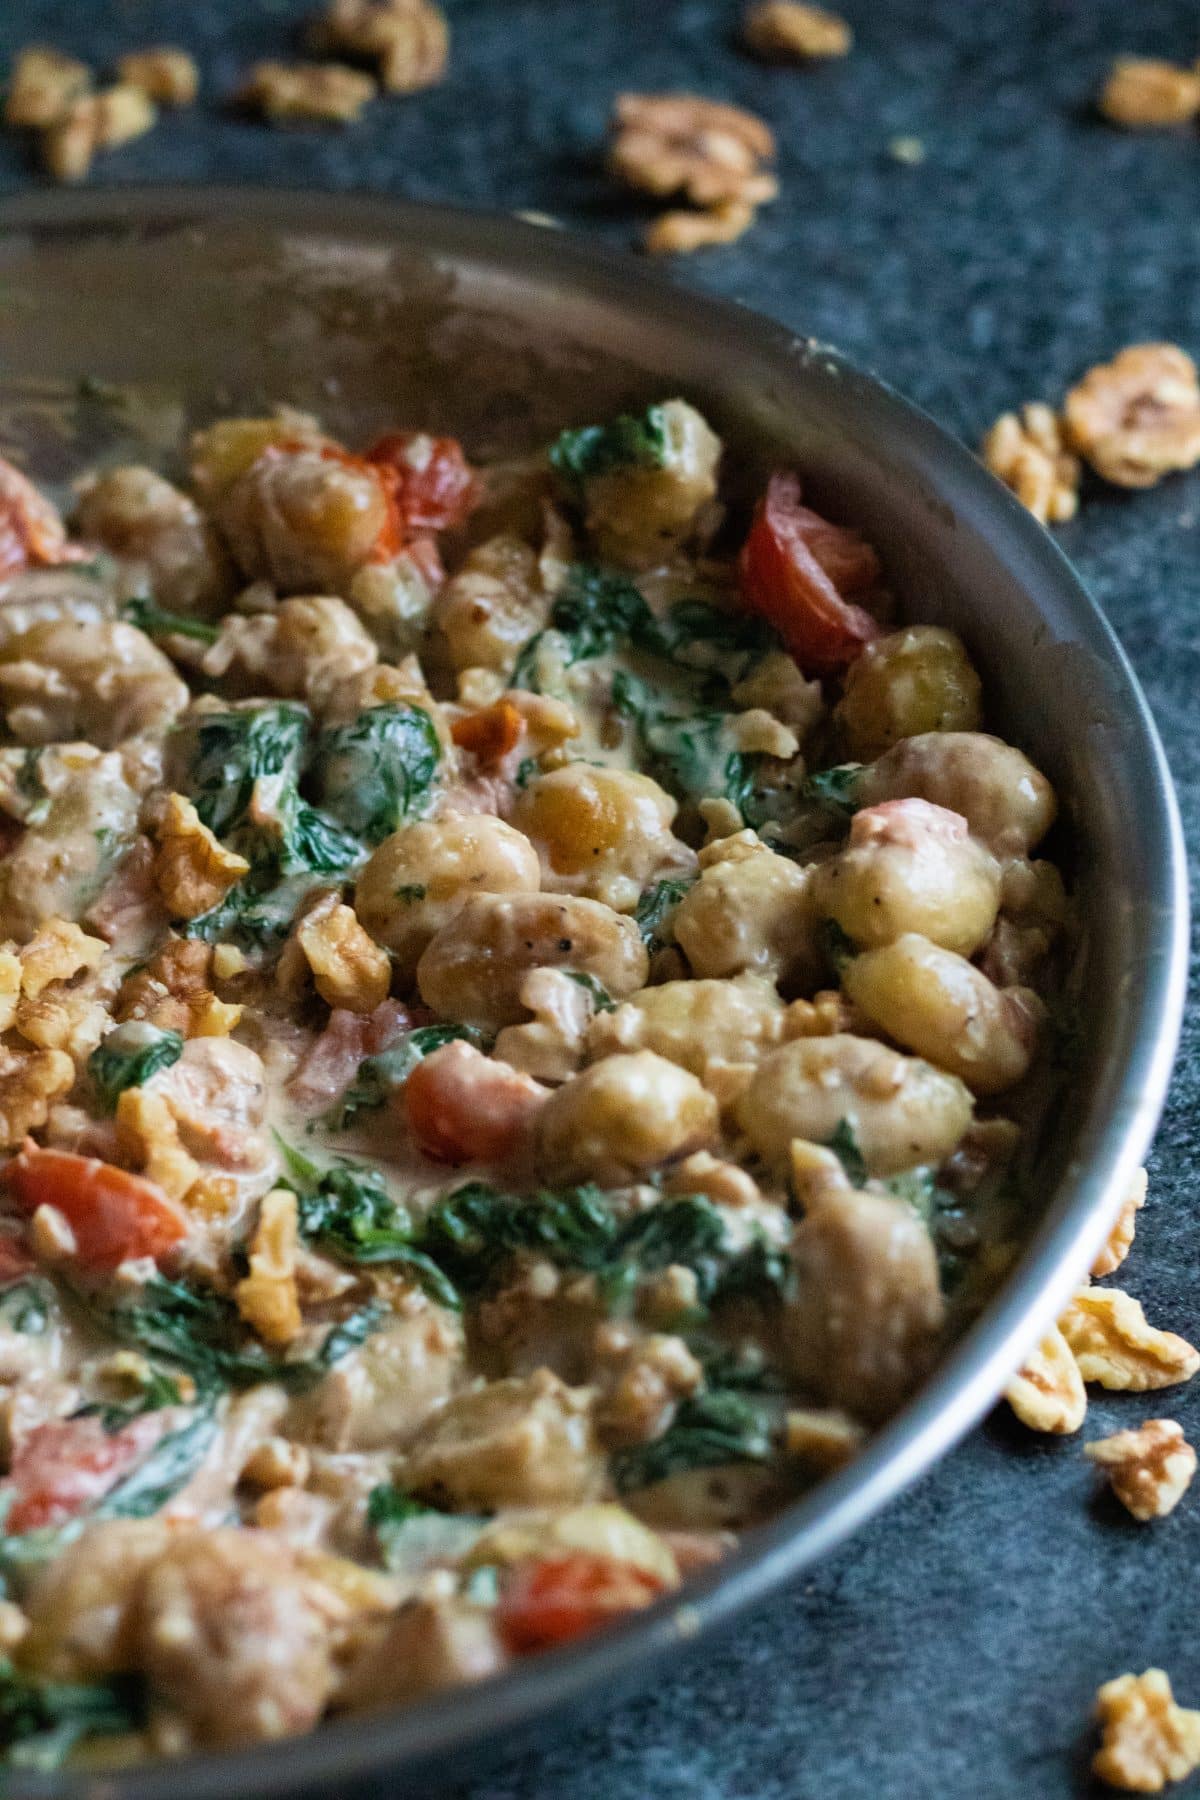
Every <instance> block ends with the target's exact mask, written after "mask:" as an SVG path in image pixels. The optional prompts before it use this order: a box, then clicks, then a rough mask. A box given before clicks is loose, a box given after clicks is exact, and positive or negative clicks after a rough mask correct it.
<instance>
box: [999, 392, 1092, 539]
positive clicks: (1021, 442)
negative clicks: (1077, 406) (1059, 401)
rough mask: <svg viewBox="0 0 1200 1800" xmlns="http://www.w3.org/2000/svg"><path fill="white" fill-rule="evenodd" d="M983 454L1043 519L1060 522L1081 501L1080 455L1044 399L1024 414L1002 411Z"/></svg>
mask: <svg viewBox="0 0 1200 1800" xmlns="http://www.w3.org/2000/svg"><path fill="white" fill-rule="evenodd" d="M979 454H980V456H981V457H982V459H983V461H984V463H985V464H986V465H987V467H988V468H989V469H990V470H991V471H992V474H993V475H998V476H999V477H1000V480H1001V481H1002V482H1003V483H1004V485H1005V487H1008V488H1011V489H1012V491H1013V493H1014V494H1015V495H1016V496H1017V499H1018V500H1019V501H1020V502H1021V505H1022V506H1025V507H1028V509H1029V511H1030V512H1031V513H1032V514H1033V516H1034V518H1035V519H1037V520H1039V521H1040V522H1041V524H1043V525H1048V524H1054V525H1061V524H1064V523H1065V521H1066V520H1067V519H1073V518H1074V517H1075V513H1076V511H1077V510H1078V506H1079V476H1080V467H1079V458H1078V457H1076V456H1072V455H1071V453H1070V451H1069V450H1068V449H1067V447H1066V445H1065V443H1064V442H1063V436H1062V431H1061V429H1060V427H1059V422H1058V419H1057V418H1056V417H1055V414H1054V413H1053V412H1052V410H1051V409H1050V407H1048V406H1044V405H1042V404H1041V403H1040V402H1037V401H1034V402H1031V403H1030V404H1029V405H1028V406H1023V407H1022V408H1021V411H1020V415H1019V416H1018V414H1016V413H1011V412H1007V413H1001V415H1000V417H999V418H998V419H997V420H996V423H995V424H994V425H993V426H992V428H991V430H990V431H989V432H988V434H987V436H986V437H985V438H984V440H983V443H982V444H981V445H980V450H979Z"/></svg>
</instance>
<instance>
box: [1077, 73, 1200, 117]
mask: <svg viewBox="0 0 1200 1800" xmlns="http://www.w3.org/2000/svg"><path fill="white" fill-rule="evenodd" d="M1096 105H1097V107H1098V108H1099V110H1100V112H1101V113H1102V114H1103V116H1104V117H1105V118H1106V119H1107V120H1108V121H1109V123H1110V124H1112V125H1120V126H1122V127H1123V129H1125V130H1126V131H1146V130H1151V131H1152V130H1157V129H1160V128H1161V127H1163V126H1170V125H1187V124H1188V123H1189V122H1190V121H1191V120H1192V119H1194V118H1195V117H1196V114H1197V113H1198V112H1200V74H1198V73H1197V72H1196V71H1195V70H1194V69H1182V68H1180V67H1179V66H1178V64H1176V63H1171V62H1162V61H1159V60H1158V59H1157V58H1155V57H1143V56H1118V58H1117V59H1116V61H1115V62H1114V63H1113V65H1112V68H1111V69H1110V70H1109V74H1108V80H1107V81H1106V82H1105V84H1104V87H1103V88H1102V90H1101V92H1100V96H1099V99H1098V100H1097V102H1096Z"/></svg>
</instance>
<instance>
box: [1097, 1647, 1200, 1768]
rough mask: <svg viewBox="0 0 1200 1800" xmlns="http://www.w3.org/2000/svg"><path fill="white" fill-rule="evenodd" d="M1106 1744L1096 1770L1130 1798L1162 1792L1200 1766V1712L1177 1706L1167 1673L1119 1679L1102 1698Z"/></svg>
mask: <svg viewBox="0 0 1200 1800" xmlns="http://www.w3.org/2000/svg"><path fill="white" fill-rule="evenodd" d="M1096 1716H1097V1718H1098V1719H1099V1721H1100V1730H1101V1734H1102V1741H1101V1745H1100V1749H1099V1750H1098V1751H1097V1752H1096V1754H1095V1756H1094V1757H1093V1758H1092V1770H1093V1773H1094V1774H1095V1775H1097V1776H1098V1777H1099V1779H1100V1780H1101V1781H1103V1782H1105V1783H1107V1785H1108V1786H1109V1787H1115V1788H1123V1789H1124V1790H1125V1791H1126V1792H1127V1793H1134V1794H1157V1793H1161V1791H1162V1789H1163V1788H1164V1787H1165V1786H1166V1784H1167V1782H1168V1781H1183V1780H1184V1779H1185V1778H1186V1777H1187V1776H1188V1775H1190V1774H1191V1772H1192V1770H1193V1769H1195V1768H1197V1767H1200V1712H1192V1711H1191V1710H1190V1709H1189V1708H1187V1707H1183V1706H1177V1705H1176V1704H1175V1697H1174V1695H1173V1694H1172V1692H1171V1683H1170V1680H1169V1679H1168V1677H1167V1675H1166V1674H1165V1673H1164V1671H1163V1670H1162V1669H1147V1670H1146V1671H1145V1673H1144V1674H1142V1675H1118V1676H1116V1677H1115V1678H1114V1679H1113V1680H1112V1681H1106V1682H1105V1684H1104V1686H1103V1687H1102V1688H1101V1689H1100V1691H1099V1693H1098V1694H1097V1695H1096Z"/></svg>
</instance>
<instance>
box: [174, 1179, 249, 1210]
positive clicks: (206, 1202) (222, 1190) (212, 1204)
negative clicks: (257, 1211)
mask: <svg viewBox="0 0 1200 1800" xmlns="http://www.w3.org/2000/svg"><path fill="white" fill-rule="evenodd" d="M236 1199H237V1182H236V1181H235V1180H234V1179H233V1176H232V1175H209V1174H201V1175H198V1176H197V1177H196V1179H195V1181H193V1183H192V1185H191V1187H190V1188H189V1189H188V1190H187V1192H186V1194H185V1195H184V1196H183V1203H184V1205H185V1206H186V1207H187V1209H188V1211H189V1212H194V1213H198V1214H199V1215H200V1217H201V1218H204V1219H222V1218H224V1217H225V1215H226V1214H227V1213H229V1212H232V1210H233V1205H234V1202H235V1201H236Z"/></svg>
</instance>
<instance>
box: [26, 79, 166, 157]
mask: <svg viewBox="0 0 1200 1800" xmlns="http://www.w3.org/2000/svg"><path fill="white" fill-rule="evenodd" d="M157 117H158V110H157V108H156V107H155V104H154V102H153V100H151V98H150V96H149V95H148V94H146V93H145V92H144V91H143V90H142V89H141V88H140V87H134V86H133V85H132V83H130V82H125V81H122V82H118V83H117V85H116V86H115V87H110V88H105V89H104V91H103V92H102V93H99V94H85V95H84V96H83V98H82V99H80V100H75V101H73V102H72V104H71V106H70V107H69V108H68V110H67V111H66V112H65V113H64V114H63V116H62V117H61V118H60V119H59V120H57V121H56V123H55V124H53V125H51V127H50V129H49V130H48V131H47V132H46V134H45V136H44V137H43V139H42V157H43V160H44V162H45V164H46V169H47V171H48V172H49V173H50V174H51V175H53V177H54V179H55V181H82V180H83V178H84V176H85V175H86V174H87V172H88V170H89V169H90V168H91V166H92V158H93V157H94V156H95V154H96V152H97V151H98V150H115V149H117V148H118V146H119V145H121V144H128V143H130V142H131V141H132V140H133V139H134V138H138V137H141V136H142V135H143V134H144V133H145V132H147V131H149V130H150V129H151V127H152V126H153V124H154V121H155V120H156V118H157Z"/></svg>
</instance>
